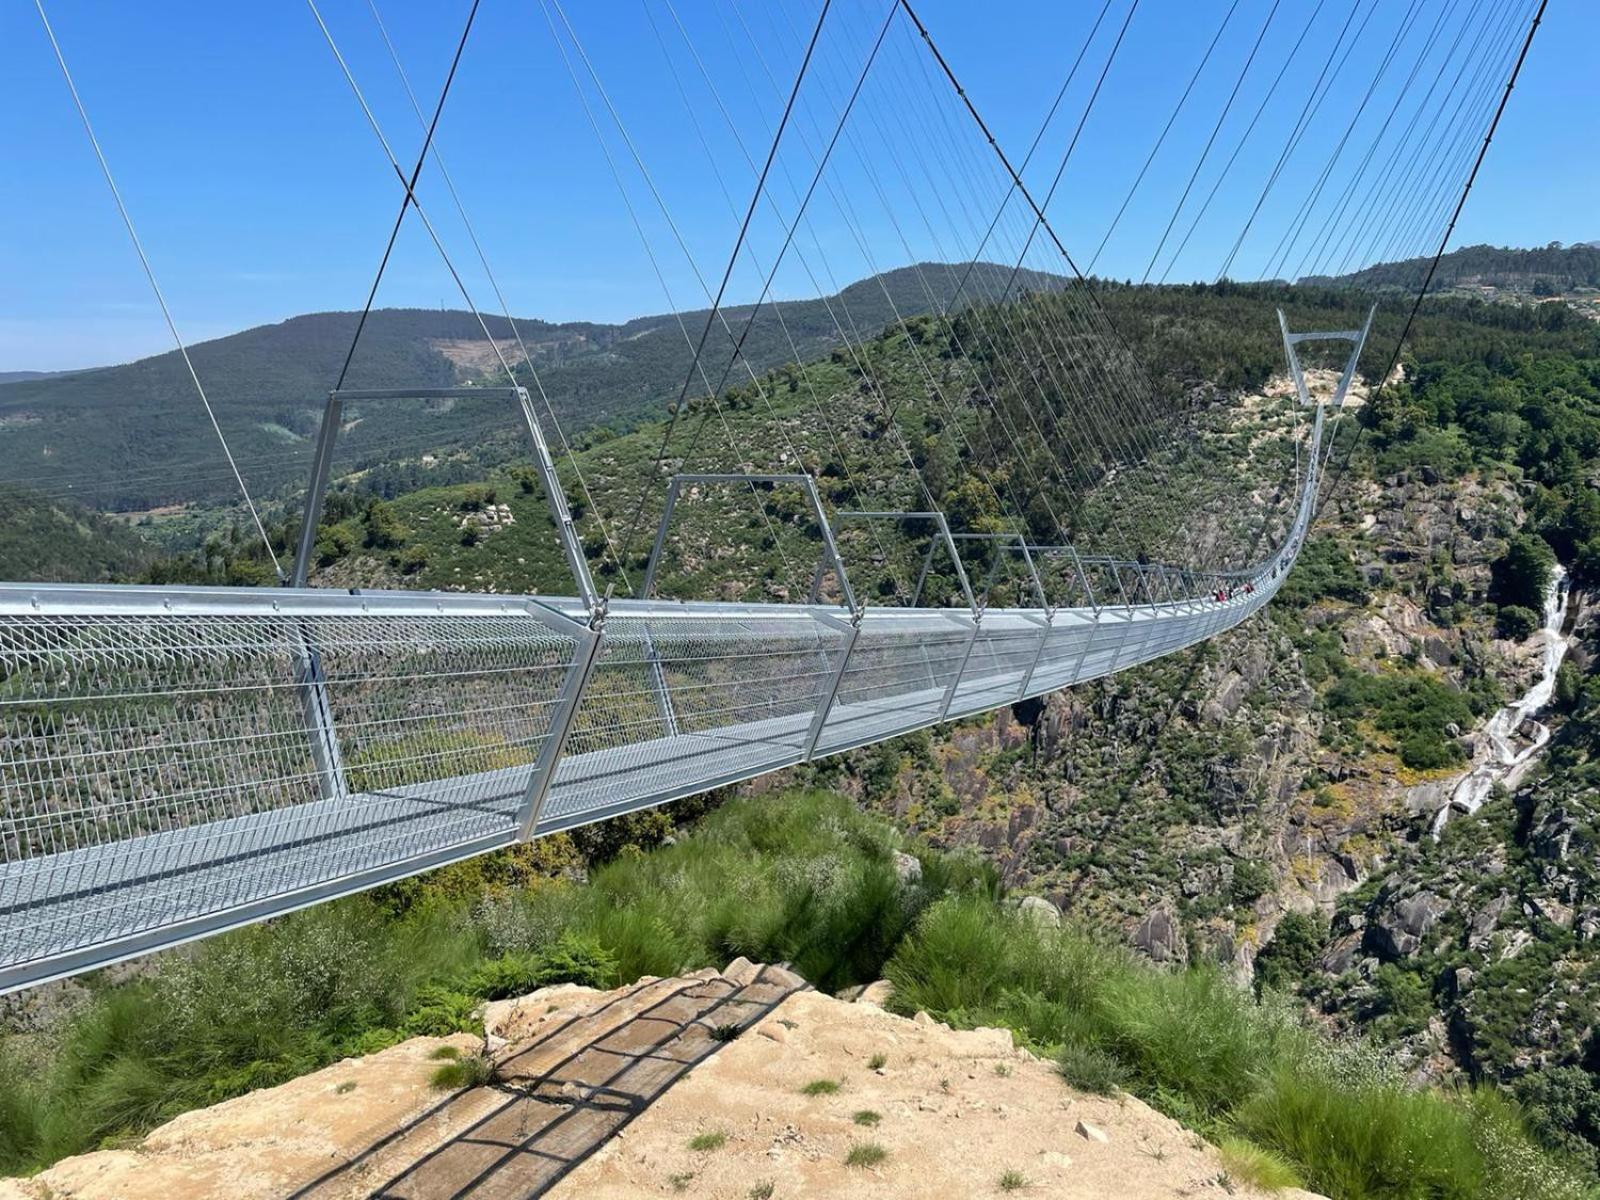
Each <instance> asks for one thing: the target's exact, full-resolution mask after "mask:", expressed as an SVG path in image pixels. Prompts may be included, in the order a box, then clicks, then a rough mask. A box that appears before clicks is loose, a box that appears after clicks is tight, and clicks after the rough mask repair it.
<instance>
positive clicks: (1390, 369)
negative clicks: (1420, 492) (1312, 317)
mask: <svg viewBox="0 0 1600 1200" xmlns="http://www.w3.org/2000/svg"><path fill="white" fill-rule="evenodd" d="M1548 3H1549V0H1539V7H1538V9H1537V10H1536V11H1535V12H1534V14H1533V20H1532V21H1531V22H1530V24H1529V25H1528V32H1527V35H1526V36H1525V37H1524V38H1523V39H1522V45H1521V48H1520V49H1519V50H1518V51H1517V58H1516V62H1515V63H1514V64H1513V65H1512V67H1511V73H1510V75H1508V76H1507V78H1506V83H1505V88H1504V90H1503V91H1502V92H1501V93H1500V99H1499V102H1498V103H1497V104H1496V106H1495V110H1494V116H1493V117H1491V118H1490V120H1489V127H1488V128H1487V129H1486V130H1485V131H1484V135H1483V141H1482V143H1481V144H1480V145H1479V147H1478V152H1477V155H1476V157H1474V159H1473V161H1472V169H1471V170H1470V171H1469V172H1468V173H1467V178H1466V182H1465V183H1464V184H1463V185H1462V188H1461V194H1460V196H1459V197H1458V198H1457V200H1456V202H1455V206H1454V207H1453V208H1452V210H1451V213H1450V220H1449V222H1448V223H1447V224H1446V226H1445V229H1444V233H1443V234H1441V235H1440V238H1439V243H1438V248H1437V249H1436V250H1435V251H1434V254H1433V259H1432V261H1431V262H1430V263H1429V264H1428V271H1427V274H1426V275H1424V276H1423V279H1422V286H1421V287H1419V288H1418V289H1417V295H1416V298H1415V299H1414V300H1413V301H1412V303H1411V308H1410V311H1409V312H1408V313H1407V314H1406V320H1405V324H1404V325H1402V326H1401V328H1400V336H1399V337H1397V338H1396V339H1395V343H1394V350H1393V352H1392V353H1391V354H1390V356H1389V361H1388V365H1387V366H1385V367H1384V370H1383V373H1382V374H1381V375H1380V376H1379V377H1378V386H1379V387H1382V386H1384V385H1385V384H1387V383H1388V381H1389V379H1390V378H1391V377H1393V375H1394V369H1395V367H1396V366H1398V365H1399V362H1400V355H1401V352H1402V351H1403V349H1404V348H1405V342H1406V338H1407V337H1409V336H1410V334H1411V327H1412V325H1413V324H1414V323H1415V321H1416V319H1417V313H1418V312H1419V311H1420V310H1421V308H1422V301H1423V299H1424V297H1426V296H1427V294H1428V288H1429V287H1430V286H1432V284H1433V277H1434V275H1435V273H1437V271H1438V270H1439V262H1440V260H1441V259H1443V258H1444V254H1445V250H1446V248H1447V247H1448V246H1449V245H1450V238H1451V237H1452V236H1453V235H1454V234H1455V228H1456V222H1457V221H1459V220H1460V219H1461V213H1462V210H1463V209H1464V208H1466V205H1467V197H1469V196H1470V195H1471V194H1472V185H1473V184H1474V183H1476V182H1477V179H1478V172H1479V170H1480V169H1481V168H1482V167H1483V160H1484V159H1485V158H1486V157H1487V156H1488V153H1489V147H1490V145H1491V144H1492V143H1493V142H1494V135H1495V131H1496V130H1497V129H1499V127H1500V118H1501V117H1503V116H1504V115H1505V111H1506V105H1507V104H1508V103H1509V102H1510V100H1511V93H1512V91H1513V89H1515V87H1516V86H1517V79H1518V77H1519V76H1520V75H1521V74H1522V67H1523V64H1524V63H1526V62H1527V60H1528V51H1529V49H1531V48H1532V46H1533V38H1534V35H1535V34H1536V33H1538V31H1539V25H1540V22H1542V21H1543V20H1544V11H1545V6H1546V5H1547V4H1548ZM1361 432H1362V427H1358V429H1357V431H1356V436H1355V438H1352V439H1351V441H1350V443H1349V446H1348V447H1347V449H1346V450H1345V453H1344V457H1343V458H1342V459H1341V460H1340V463H1339V467H1338V470H1337V472H1336V473H1335V475H1334V478H1333V481H1332V483H1331V484H1330V485H1329V487H1328V490H1327V492H1326V493H1325V494H1324V495H1323V496H1322V498H1321V500H1320V501H1319V502H1318V504H1317V509H1316V513H1317V514H1318V515H1320V513H1321V511H1322V509H1323V507H1324V506H1325V505H1326V504H1327V502H1328V500H1329V499H1330V498H1332V496H1333V494H1334V492H1335V491H1336V490H1337V488H1338V482H1339V480H1340V479H1342V478H1343V476H1344V473H1345V471H1346V470H1347V469H1348V468H1349V465H1350V459H1351V457H1352V456H1353V455H1354V453H1355V448H1356V445H1357V443H1358V441H1359V439H1360V436H1361Z"/></svg>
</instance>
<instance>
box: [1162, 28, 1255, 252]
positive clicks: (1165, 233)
mask: <svg viewBox="0 0 1600 1200" xmlns="http://www.w3.org/2000/svg"><path fill="white" fill-rule="evenodd" d="M1280 2H1281V0H1273V3H1272V7H1271V8H1270V9H1268V10H1267V17H1266V20H1264V21H1262V22H1261V29H1260V30H1259V31H1258V32H1257V33H1256V40H1255V41H1254V42H1253V43H1252V44H1251V46H1250V53H1249V54H1248V55H1247V56H1246V57H1245V60H1244V66H1242V67H1240V68H1239V77H1238V78H1237V79H1235V80H1234V81H1233V90H1232V91H1231V92H1229V93H1228V100H1227V103H1226V104H1224V105H1223V106H1222V111H1221V112H1220V113H1218V114H1217V122H1216V124H1215V125H1213V126H1212V127H1211V136H1210V137H1208V138H1207V139H1206V144H1205V148H1204V149H1203V150H1201V151H1200V157H1199V158H1198V159H1197V160H1196V161H1195V164H1194V170H1193V171H1192V172H1190V174H1189V181H1188V182H1187V183H1186V184H1184V185H1183V194H1182V195H1181V196H1179V197H1178V205H1177V207H1176V208H1174V209H1173V210H1172V217H1171V218H1170V219H1169V220H1168V221H1167V227H1166V229H1164V230H1162V232H1161V240H1160V241H1159V242H1157V243H1156V248H1155V249H1154V250H1153V251H1151V253H1150V262H1149V263H1148V264H1147V265H1146V266H1145V269H1144V277H1143V278H1142V279H1140V280H1139V282H1140V283H1148V282H1150V272H1152V271H1153V270H1155V266H1156V260H1157V259H1159V258H1160V257H1161V251H1162V250H1164V249H1165V248H1166V245H1167V238H1169V237H1170V236H1171V235H1172V227H1173V226H1174V225H1176V224H1177V223H1178V216H1179V214H1180V213H1182V212H1183V208H1184V205H1186V204H1187V203H1188V202H1189V193H1190V191H1191V190H1192V189H1193V188H1194V185H1195V180H1197V179H1199V178H1200V172H1201V171H1202V170H1204V169H1205V165H1206V160H1207V159H1208V158H1210V157H1211V148H1212V147H1213V146H1214V145H1216V141H1217V135H1218V134H1220V133H1221V132H1222V126H1223V124H1224V123H1225V122H1226V121H1227V119H1228V114H1229V113H1230V112H1232V111H1233V102H1234V101H1235V100H1237V99H1238V98H1239V89H1240V88H1242V87H1243V86H1244V81H1245V78H1246V77H1247V76H1248V75H1249V74H1250V68H1251V67H1252V66H1254V65H1255V61H1256V55H1257V54H1258V53H1260V51H1261V43H1262V42H1263V41H1264V40H1265V39H1266V36H1267V30H1268V29H1270V28H1271V27H1272V21H1273V18H1274V17H1276V16H1277V15H1278V6H1279V4H1280ZM1168 270H1169V271H1170V270H1171V267H1170V266H1169V267H1168ZM1163 278H1165V277H1164V276H1163Z"/></svg>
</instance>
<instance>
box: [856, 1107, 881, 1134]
mask: <svg viewBox="0 0 1600 1200" xmlns="http://www.w3.org/2000/svg"><path fill="white" fill-rule="evenodd" d="M850 1119H851V1120H852V1121H854V1122H855V1123H856V1124H857V1125H862V1126H865V1127H866V1128H868V1129H871V1128H872V1127H873V1126H874V1125H876V1124H877V1123H878V1122H879V1121H881V1120H883V1114H881V1113H876V1112H873V1111H872V1109H870V1108H863V1109H861V1110H859V1111H858V1112H855V1113H853V1114H852V1115H851V1117H850Z"/></svg>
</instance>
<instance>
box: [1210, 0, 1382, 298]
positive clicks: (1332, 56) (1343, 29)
mask: <svg viewBox="0 0 1600 1200" xmlns="http://www.w3.org/2000/svg"><path fill="white" fill-rule="evenodd" d="M1363 2H1364V0H1352V2H1351V5H1350V14H1349V15H1348V16H1347V17H1345V19H1344V24H1343V25H1342V26H1340V28H1339V36H1338V37H1337V38H1335V39H1334V42H1333V45H1332V47H1331V48H1330V49H1329V50H1328V59H1327V61H1326V62H1324V63H1323V64H1322V70H1321V71H1320V72H1319V73H1318V75H1317V79H1316V82H1315V83H1313V84H1312V85H1311V90H1310V91H1309V92H1307V93H1306V102H1305V104H1303V105H1302V106H1301V108H1300V114H1299V116H1298V117H1296V118H1295V123H1294V127H1293V128H1292V129H1291V130H1290V131H1289V136H1288V138H1286V139H1285V140H1284V144H1283V149H1282V150H1281V151H1280V152H1279V154H1278V159H1277V162H1275V163H1274V164H1273V166H1272V170H1271V171H1270V172H1268V174H1267V179H1266V182H1265V183H1264V184H1262V187H1261V192H1260V194H1259V195H1257V196H1256V202H1255V204H1254V205H1253V206H1252V207H1251V209H1250V215H1249V216H1248V217H1246V218H1245V222H1244V226H1243V228H1241V229H1240V230H1239V236H1238V237H1236V238H1234V241H1233V246H1232V247H1231V248H1230V249H1229V250H1228V257H1227V258H1225V259H1223V261H1222V266H1221V267H1219V268H1218V269H1217V274H1216V277H1215V279H1214V280H1213V282H1220V281H1221V280H1223V279H1225V278H1227V275H1228V272H1229V271H1230V270H1231V269H1232V268H1233V261H1234V259H1235V258H1237V257H1238V255H1239V251H1240V250H1241V249H1242V248H1243V246H1244V242H1245V238H1247V237H1249V236H1250V230H1251V229H1252V228H1253V227H1254V226H1255V223H1256V218H1257V217H1259V216H1260V215H1261V209H1262V206H1263V205H1265V204H1266V202H1267V197H1268V196H1270V195H1271V194H1272V190H1273V188H1275V187H1276V186H1277V184H1278V180H1279V179H1280V178H1282V176H1283V170H1284V167H1286V166H1287V165H1288V162H1289V159H1290V158H1291V157H1292V156H1293V155H1294V152H1295V151H1296V150H1297V149H1298V148H1299V146H1300V142H1301V140H1302V139H1303V138H1304V136H1305V131H1306V130H1307V129H1309V128H1310V126H1311V123H1312V122H1313V121H1314V120H1315V119H1316V115H1317V112H1318V111H1319V110H1320V109H1321V107H1322V102H1323V100H1325V99H1326V98H1327V96H1328V93H1329V92H1330V91H1332V90H1333V83H1332V81H1331V80H1328V72H1329V70H1330V69H1331V68H1332V67H1333V64H1334V60H1336V59H1339V69H1340V70H1343V67H1344V63H1345V62H1346V61H1348V60H1349V57H1350V51H1351V50H1353V49H1355V45H1356V42H1358V41H1360V40H1361V35H1362V33H1363V32H1364V31H1365V29H1366V26H1367V22H1368V21H1370V20H1371V19H1372V14H1373V13H1375V12H1376V11H1377V8H1378V6H1377V0H1373V4H1372V7H1371V8H1369V9H1368V10H1367V15H1366V18H1365V19H1364V20H1363V21H1362V23H1361V25H1360V26H1359V27H1358V28H1357V30H1356V35H1355V38H1354V39H1352V40H1351V42H1350V45H1349V47H1347V48H1346V49H1345V51H1344V58H1343V59H1340V58H1339V50H1340V47H1341V46H1343V45H1344V39H1345V35H1346V34H1347V33H1349V32H1350V25H1351V23H1352V22H1354V21H1355V18H1356V14H1357V13H1358V12H1360V11H1361V5H1362V3H1363ZM1337 74H1338V72H1337V71H1336V72H1335V75H1337ZM1324 80H1328V86H1327V87H1326V88H1324V87H1323V82H1324Z"/></svg>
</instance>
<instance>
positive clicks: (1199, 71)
mask: <svg viewBox="0 0 1600 1200" xmlns="http://www.w3.org/2000/svg"><path fill="white" fill-rule="evenodd" d="M1238 8H1239V0H1233V3H1232V4H1230V5H1229V6H1228V11H1227V12H1226V13H1225V14H1223V17H1222V24H1220V25H1218V26H1217V32H1216V33H1214V34H1212V35H1211V44H1210V45H1208V46H1207V47H1206V52H1205V54H1203V55H1202V56H1201V57H1200V65H1199V66H1197V67H1195V69H1194V74H1193V75H1190V76H1189V83H1188V85H1187V86H1186V87H1185V88H1184V89H1183V95H1181V96H1179V97H1178V103H1177V104H1176V105H1174V106H1173V109H1172V113H1171V115H1170V116H1168V117H1167V123H1166V125H1164V126H1163V127H1162V129H1161V133H1160V134H1159V135H1157V137H1156V140H1155V144H1154V145H1153V146H1151V147H1150V153H1149V154H1147V155H1145V159H1144V165H1143V166H1141V167H1140V168H1139V174H1138V175H1136V176H1135V177H1134V180H1133V183H1132V184H1130V185H1129V187H1128V194H1127V195H1125V196H1124V197H1123V198H1122V205H1121V207H1119V208H1118V209H1117V215H1116V216H1114V217H1112V218H1111V224H1110V225H1108V226H1106V232H1105V236H1103V237H1102V238H1101V239H1100V244H1099V245H1098V246H1097V247H1095V251H1094V254H1093V256H1092V257H1091V258H1090V259H1089V268H1088V269H1089V273H1090V274H1093V273H1094V268H1095V264H1096V263H1098V262H1099V261H1100V256H1101V255H1102V254H1104V253H1105V249H1106V243H1107V242H1109V241H1110V240H1111V235H1112V234H1114V233H1115V232H1116V231H1117V226H1118V225H1120V224H1121V223H1122V218H1123V216H1124V214H1126V213H1127V211H1128V205H1129V204H1130V203H1131V202H1132V201H1133V197H1134V193H1135V192H1137V191H1138V190H1139V185H1140V184H1142V183H1143V182H1144V177H1145V175H1146V174H1148V173H1149V170H1150V166H1151V164H1152V163H1154V162H1155V160H1156V155H1157V154H1159V153H1161V147H1162V144H1163V143H1165V142H1166V140H1167V134H1169V133H1171V132H1172V126H1173V123H1174V122H1176V121H1177V119H1178V116H1179V114H1180V113H1182V112H1183V107H1184V105H1185V104H1187V103H1188V101H1189V94H1190V93H1191V92H1193V91H1194V85H1195V84H1197V83H1198V82H1200V76H1201V75H1203V74H1204V73H1205V69H1206V67H1207V66H1208V65H1209V64H1210V62H1211V56H1212V54H1214V53H1215V52H1216V49H1217V43H1218V42H1220V41H1222V35H1223V33H1224V32H1225V31H1226V30H1227V28H1228V23H1229V22H1230V21H1232V20H1233V14H1234V13H1235V12H1236V11H1237V10H1238ZM1024 165H1026V164H1024Z"/></svg>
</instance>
